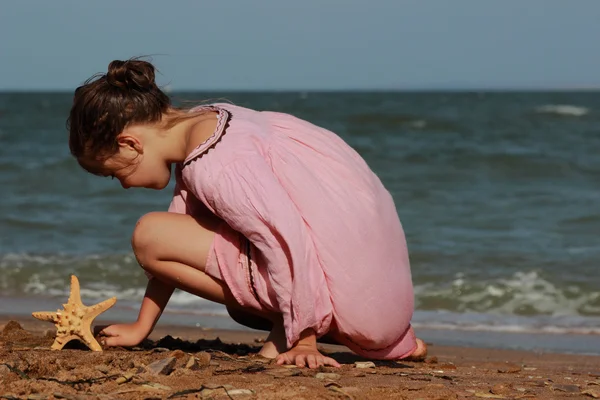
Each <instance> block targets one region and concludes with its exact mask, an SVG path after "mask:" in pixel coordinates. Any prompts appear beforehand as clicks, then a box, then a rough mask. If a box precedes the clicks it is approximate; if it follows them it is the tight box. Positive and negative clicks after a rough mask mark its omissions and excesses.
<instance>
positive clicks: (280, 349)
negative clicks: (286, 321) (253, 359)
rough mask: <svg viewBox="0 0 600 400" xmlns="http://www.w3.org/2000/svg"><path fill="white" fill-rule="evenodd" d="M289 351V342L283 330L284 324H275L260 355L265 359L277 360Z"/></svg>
mask: <svg viewBox="0 0 600 400" xmlns="http://www.w3.org/2000/svg"><path fill="white" fill-rule="evenodd" d="M286 351H287V341H286V338H285V330H284V329H283V322H280V323H276V324H273V329H272V330H271V333H269V336H267V339H266V340H265V344H264V345H263V347H262V349H260V351H259V352H258V354H259V355H261V356H263V357H265V358H275V357H277V356H278V355H279V354H281V353H285V352H286Z"/></svg>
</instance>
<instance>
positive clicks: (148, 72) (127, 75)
mask: <svg viewBox="0 0 600 400" xmlns="http://www.w3.org/2000/svg"><path fill="white" fill-rule="evenodd" d="M106 81H107V82H108V83H109V84H110V85H112V86H115V87H118V88H120V89H132V90H138V91H147V90H150V89H152V88H153V87H154V86H156V83H155V82H154V66H153V65H152V64H150V63H149V62H147V61H141V60H127V61H121V60H114V61H112V62H111V63H110V64H109V65H108V72H107V73H106Z"/></svg>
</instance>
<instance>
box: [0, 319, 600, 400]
mask: <svg viewBox="0 0 600 400" xmlns="http://www.w3.org/2000/svg"><path fill="white" fill-rule="evenodd" d="M54 333H55V329H54V327H53V326H52V325H51V324H49V323H44V322H40V321H36V320H34V319H33V318H31V319H29V318H26V317H25V318H24V317H19V318H11V317H10V316H4V317H0V399H96V398H97V399H167V398H170V399H195V398H201V399H209V398H213V399H287V398H290V399H307V400H308V399H388V398H389V399H462V398H467V399H477V398H490V399H521V398H527V399H560V398H587V399H590V398H600V357H596V356H580V355H561V354H539V353H532V352H521V351H507V350H488V349H477V348H459V347H442V346H436V345H435V343H429V350H430V351H429V356H428V357H427V359H426V361H425V362H421V363H416V362H378V361H375V362H374V363H373V364H369V363H365V360H362V359H360V358H359V357H357V356H355V355H353V354H352V353H350V352H349V351H348V350H347V349H346V348H344V347H341V346H322V350H323V351H324V352H327V353H329V355H331V356H332V357H334V358H335V359H337V360H338V361H339V362H340V363H342V364H343V367H342V368H340V369H337V368H321V369H319V370H310V369H306V368H283V367H280V366H277V365H273V364H272V363H270V362H269V361H268V360H265V359H263V358H260V357H258V356H256V355H255V353H256V352H257V351H258V349H259V348H260V341H261V340H264V337H265V335H263V334H260V333H255V332H245V331H224V330H203V329H200V328H187V327H165V326H162V327H161V326H159V327H157V328H156V330H155V331H154V333H153V334H152V336H151V337H150V339H149V340H147V341H145V342H144V343H143V344H142V345H141V346H140V347H136V348H133V349H123V348H111V349H107V350H105V351H103V352H91V351H89V350H87V348H85V347H83V346H82V345H80V344H78V342H76V341H73V342H71V343H70V344H69V345H68V346H67V347H69V348H65V349H64V350H62V351H51V350H49V346H50V345H51V344H52V341H53V339H54ZM217 338H219V339H217ZM596 350H597V349H596ZM361 367H362V368H361Z"/></svg>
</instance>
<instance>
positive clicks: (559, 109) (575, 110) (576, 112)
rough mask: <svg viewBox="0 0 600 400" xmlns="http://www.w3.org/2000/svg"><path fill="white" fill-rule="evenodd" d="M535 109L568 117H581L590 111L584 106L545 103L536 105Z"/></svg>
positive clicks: (539, 111) (543, 112) (542, 112)
mask: <svg viewBox="0 0 600 400" xmlns="http://www.w3.org/2000/svg"><path fill="white" fill-rule="evenodd" d="M535 110H536V112H538V113H541V114H554V115H562V116H570V117H582V116H584V115H586V114H587V113H589V111H590V110H589V109H588V108H586V107H581V106H574V105H570V104H546V105H543V106H539V107H537V108H536V109H535Z"/></svg>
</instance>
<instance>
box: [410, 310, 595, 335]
mask: <svg viewBox="0 0 600 400" xmlns="http://www.w3.org/2000/svg"><path fill="white" fill-rule="evenodd" d="M412 325H413V326H414V327H415V328H417V329H435V330H451V331H465V332H498V333H501V332H506V333H534V334H557V335H565V334H571V335H573V334H574V335H600V318H599V317H579V316H568V317H552V316H535V317H521V316H515V315H511V316H502V315H496V314H488V313H455V312H444V311H419V310H417V311H416V312H415V315H414V317H413V321H412Z"/></svg>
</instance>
